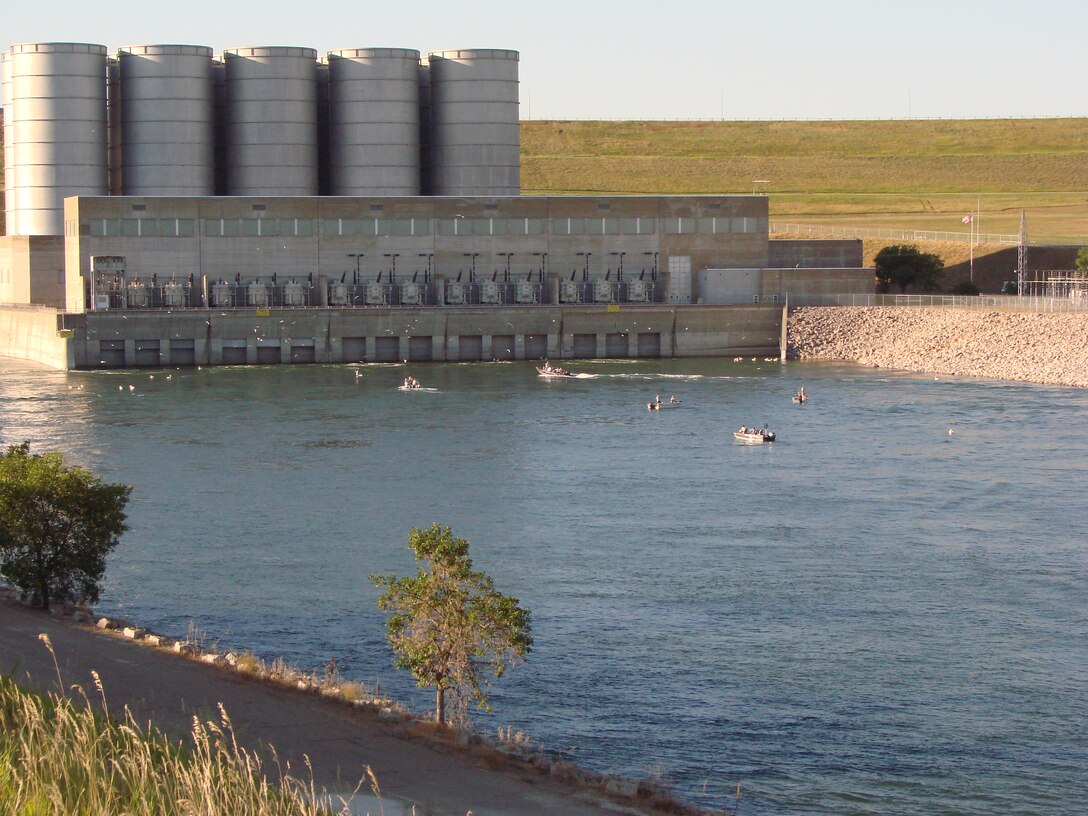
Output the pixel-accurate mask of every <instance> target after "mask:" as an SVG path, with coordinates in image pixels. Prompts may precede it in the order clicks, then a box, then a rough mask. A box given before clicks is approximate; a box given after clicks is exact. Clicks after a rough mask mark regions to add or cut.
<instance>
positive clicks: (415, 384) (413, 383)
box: [397, 377, 438, 391]
mask: <svg viewBox="0 0 1088 816" xmlns="http://www.w3.org/2000/svg"><path fill="white" fill-rule="evenodd" d="M397 390H398V391H437V390H438V389H437V388H424V387H423V386H422V385H420V384H419V380H417V379H416V378H415V377H405V378H404V382H403V383H401V384H400V385H398V386H397Z"/></svg>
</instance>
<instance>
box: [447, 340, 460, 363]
mask: <svg viewBox="0 0 1088 816" xmlns="http://www.w3.org/2000/svg"><path fill="white" fill-rule="evenodd" d="M460 359H461V338H460V337H459V336H458V335H456V334H452V335H450V336H449V337H447V338H446V360H447V361H448V362H451V363H452V362H456V361H457V360H460Z"/></svg>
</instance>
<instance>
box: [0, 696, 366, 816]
mask: <svg viewBox="0 0 1088 816" xmlns="http://www.w3.org/2000/svg"><path fill="white" fill-rule="evenodd" d="M95 681H96V684H97V682H98V681H97V676H96V678H95ZM81 694H82V691H80V690H77V702H73V701H72V700H71V699H69V698H67V697H62V696H60V695H57V694H50V695H46V696H42V695H37V694H32V693H29V692H27V691H24V690H22V689H20V688H19V687H18V686H17V685H15V683H13V682H12V681H11V680H10V679H7V678H0V813H5V814H12V816H37V815H38V814H42V815H43V816H44V814H66V815H70V816H101V814H107V813H118V814H120V813H123V814H127V815H129V816H143V815H144V814H146V815H147V816H151V815H152V814H155V816H160V814H161V815H162V816H173V814H177V815H178V816H196V815H197V814H200V815H201V816H220V815H222V816H228V815H229V816H248V814H253V816H257V815H258V814H269V816H288V815H289V814H290V816H329V815H330V814H331V813H334V812H339V813H350V812H351V811H350V810H349V809H348V806H347V803H346V802H344V801H340V802H339V804H338V806H335V809H333V806H330V803H329V801H328V799H327V798H326V797H325V796H324V795H323V794H322V793H320V792H318V791H316V790H315V789H314V786H313V783H312V781H311V782H310V783H306V782H304V781H301V780H300V779H298V778H296V777H293V776H291V775H289V774H288V773H287V772H286V771H288V770H289V769H282V768H280V767H279V766H278V763H277V762H276V761H275V756H274V753H273V754H272V757H273V761H272V767H271V768H268V769H266V768H265V767H264V763H263V762H262V760H261V758H260V757H258V756H257V755H256V754H253V753H250V752H248V751H247V750H246V749H244V748H242V747H241V746H239V745H238V743H237V742H236V740H235V737H234V732H233V730H232V728H231V723H230V719H229V718H228V717H227V713H226V711H225V710H223V709H220V712H219V717H218V718H217V720H216V721H212V720H207V721H200V720H199V719H198V718H196V717H194V718H193V728H192V734H191V737H192V739H191V743H180V742H175V741H172V740H170V739H168V738H167V737H165V736H163V735H162V734H161V733H159V732H158V731H156V730H155V729H153V728H151V727H150V726H141V725H140V724H139V723H137V722H136V721H135V720H134V719H133V717H132V715H131V714H130V713H129V712H128V710H127V709H126V710H125V711H124V714H123V716H121V717H120V718H119V719H118V720H117V721H116V722H115V721H113V720H111V719H109V717H108V714H109V711H108V707H107V705H106V701H105V696H104V695H103V694H102V692H101V687H99V695H100V697H99V698H97V699H96V703H97V704H98V705H99V706H100V707H101V708H102V709H103V711H104V712H105V714H106V715H107V716H100V715H98V714H96V713H95V712H94V711H93V710H92V708H91V705H90V700H89V699H87V698H86V697H82V699H79V695H81ZM268 771H270V773H267V772H268ZM268 776H271V777H272V781H269V779H268ZM372 781H373V780H372Z"/></svg>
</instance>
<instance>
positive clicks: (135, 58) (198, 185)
mask: <svg viewBox="0 0 1088 816" xmlns="http://www.w3.org/2000/svg"><path fill="white" fill-rule="evenodd" d="M117 60H118V63H119V66H120V84H121V99H120V102H121V105H120V107H121V168H122V169H121V181H122V192H123V194H124V195H131V196H143V195H147V196H209V195H213V194H214V192H215V165H214V161H215V160H214V142H215V136H214V131H213V126H212V122H213V107H214V102H213V86H212V49H210V48H207V47H205V46H202V45H129V46H125V47H123V48H120V49H118V51H117Z"/></svg>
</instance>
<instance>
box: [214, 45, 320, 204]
mask: <svg viewBox="0 0 1088 816" xmlns="http://www.w3.org/2000/svg"><path fill="white" fill-rule="evenodd" d="M223 58H224V61H225V62H226V66H227V67H226V111H225V113H226V152H227V155H226V161H227V173H226V177H227V194H228V195H251V196H313V195H317V192H318V185H317V52H316V51H315V50H314V49H312V48H293V47H288V46H272V47H259V48H231V49H229V50H227V51H225V52H224V53H223Z"/></svg>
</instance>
